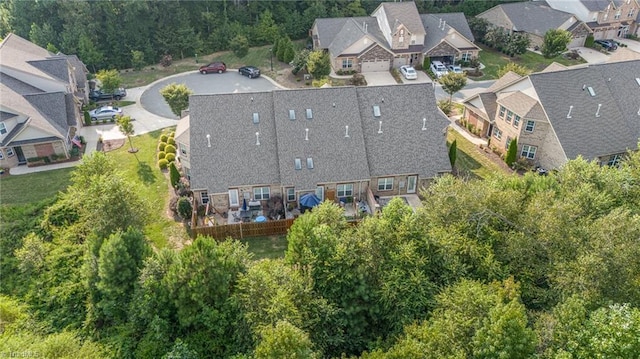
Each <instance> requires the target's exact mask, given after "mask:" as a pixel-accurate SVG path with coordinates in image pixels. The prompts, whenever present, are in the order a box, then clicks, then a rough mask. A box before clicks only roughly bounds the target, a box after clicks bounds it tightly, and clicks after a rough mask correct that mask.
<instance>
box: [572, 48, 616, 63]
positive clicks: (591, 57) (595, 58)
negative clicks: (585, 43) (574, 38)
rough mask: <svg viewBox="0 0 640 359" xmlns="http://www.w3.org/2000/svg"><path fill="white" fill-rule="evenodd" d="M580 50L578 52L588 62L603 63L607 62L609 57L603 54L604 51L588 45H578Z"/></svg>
mask: <svg viewBox="0 0 640 359" xmlns="http://www.w3.org/2000/svg"><path fill="white" fill-rule="evenodd" d="M575 49H576V50H578V54H579V55H580V57H582V58H583V59H584V60H585V61H586V62H588V63H590V64H601V63H603V62H606V61H607V59H608V58H609V55H606V54H603V53H602V52H599V51H596V50H594V49H590V48H588V47H576V48H575Z"/></svg>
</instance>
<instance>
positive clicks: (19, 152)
mask: <svg viewBox="0 0 640 359" xmlns="http://www.w3.org/2000/svg"><path fill="white" fill-rule="evenodd" d="M13 150H14V151H16V156H18V164H19V165H24V164H25V163H27V159H26V158H24V152H22V147H20V146H17V147H14V148H13Z"/></svg>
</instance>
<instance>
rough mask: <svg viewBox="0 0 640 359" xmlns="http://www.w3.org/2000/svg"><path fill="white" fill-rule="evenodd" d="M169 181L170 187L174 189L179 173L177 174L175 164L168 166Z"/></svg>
mask: <svg viewBox="0 0 640 359" xmlns="http://www.w3.org/2000/svg"><path fill="white" fill-rule="evenodd" d="M169 180H171V187H173V188H176V186H177V185H178V182H180V172H178V168H177V167H176V164H175V162H171V163H170V164H169Z"/></svg>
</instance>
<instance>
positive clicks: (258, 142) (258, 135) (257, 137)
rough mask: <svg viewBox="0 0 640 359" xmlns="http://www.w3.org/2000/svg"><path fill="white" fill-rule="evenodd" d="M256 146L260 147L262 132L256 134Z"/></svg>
mask: <svg viewBox="0 0 640 359" xmlns="http://www.w3.org/2000/svg"><path fill="white" fill-rule="evenodd" d="M256 146H260V132H256Z"/></svg>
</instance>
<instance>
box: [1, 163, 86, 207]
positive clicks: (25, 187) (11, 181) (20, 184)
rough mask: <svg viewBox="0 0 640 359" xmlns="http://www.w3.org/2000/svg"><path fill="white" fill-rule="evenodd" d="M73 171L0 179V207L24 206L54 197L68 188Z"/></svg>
mask: <svg viewBox="0 0 640 359" xmlns="http://www.w3.org/2000/svg"><path fill="white" fill-rule="evenodd" d="M73 170H74V168H73V167H70V168H61V169H57V170H51V171H42V172H34V173H28V174H23V175H14V176H8V177H4V178H2V179H0V205H2V206H12V205H24V204H30V203H36V202H40V201H42V200H45V199H48V198H52V197H55V196H56V195H57V194H58V192H60V191H64V190H65V189H66V188H67V187H68V186H69V184H70V183H71V181H70V179H71V172H73ZM7 171H8V170H7Z"/></svg>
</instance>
